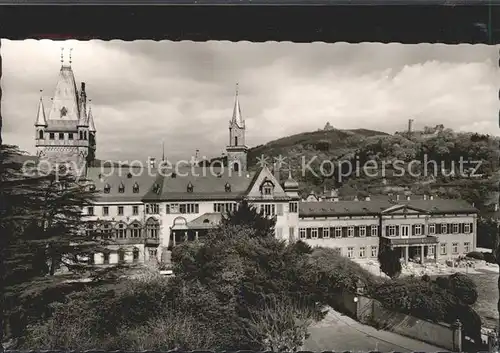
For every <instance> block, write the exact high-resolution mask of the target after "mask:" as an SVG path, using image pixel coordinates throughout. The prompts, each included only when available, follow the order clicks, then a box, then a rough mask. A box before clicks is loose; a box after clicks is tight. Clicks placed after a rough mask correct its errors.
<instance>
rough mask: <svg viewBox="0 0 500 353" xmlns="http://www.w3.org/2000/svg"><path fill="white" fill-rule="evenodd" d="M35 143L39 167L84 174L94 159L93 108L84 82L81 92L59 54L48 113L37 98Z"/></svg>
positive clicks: (41, 101) (94, 130)
mask: <svg viewBox="0 0 500 353" xmlns="http://www.w3.org/2000/svg"><path fill="white" fill-rule="evenodd" d="M35 134H36V136H35V141H36V142H35V143H36V149H37V155H38V157H39V160H40V163H41V164H40V165H41V167H42V168H43V167H55V166H56V165H63V164H64V165H65V166H66V167H67V168H70V169H71V171H73V172H74V173H77V174H80V175H85V174H86V170H87V167H88V166H89V164H91V163H92V161H93V160H94V158H95V149H96V128H95V125H94V118H93V116H92V108H91V107H90V104H87V93H86V91H85V83H84V82H82V83H81V88H80V91H78V89H77V87H76V81H75V76H74V74H73V70H72V68H71V54H70V57H69V65H68V64H65V63H64V58H63V53H62V52H61V69H60V71H59V78H58V81H57V84H56V88H55V91H54V96H53V97H52V102H51V106H50V108H49V110H47V111H46V110H45V107H44V103H43V97H42V95H40V102H39V105H38V114H37V118H36V122H35Z"/></svg>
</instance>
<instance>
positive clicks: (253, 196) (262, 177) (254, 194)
mask: <svg viewBox="0 0 500 353" xmlns="http://www.w3.org/2000/svg"><path fill="white" fill-rule="evenodd" d="M266 181H267V182H271V183H272V184H273V185H274V191H273V195H272V198H273V199H275V200H276V199H278V200H289V199H290V197H289V196H288V195H287V194H286V192H285V190H283V188H282V187H281V185H280V183H279V182H278V180H277V179H276V178H275V176H274V175H273V173H271V171H270V170H269V169H268V168H267V167H266V166H264V167H263V168H262V169H261V171H260V172H259V174H258V175H257V177H256V179H255V181H254V182H253V185H252V187H251V189H250V190H249V192H248V194H247V197H246V198H247V199H248V200H251V201H258V200H266V199H268V197H266V196H263V195H262V193H261V190H260V189H261V185H262V184H263V183H264V182H266Z"/></svg>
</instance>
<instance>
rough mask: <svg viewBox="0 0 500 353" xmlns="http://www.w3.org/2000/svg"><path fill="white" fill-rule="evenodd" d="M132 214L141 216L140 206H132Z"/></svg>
mask: <svg viewBox="0 0 500 353" xmlns="http://www.w3.org/2000/svg"><path fill="white" fill-rule="evenodd" d="M132 214H133V215H134V216H137V215H138V214H139V206H132Z"/></svg>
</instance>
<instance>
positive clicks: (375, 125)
mask: <svg viewBox="0 0 500 353" xmlns="http://www.w3.org/2000/svg"><path fill="white" fill-rule="evenodd" d="M61 46H64V47H65V48H70V47H72V48H74V50H73V52H72V53H73V58H72V59H73V63H72V66H73V69H74V72H75V76H76V79H77V81H78V85H79V82H80V81H85V82H86V83H87V92H88V96H89V98H91V99H92V106H93V108H92V109H93V113H94V118H95V123H96V126H97V129H98V135H97V139H98V140H97V143H98V144H97V155H98V157H99V158H101V159H116V160H131V159H142V160H144V159H146V158H147V157H148V156H156V157H160V156H161V153H162V152H161V144H162V141H165V149H166V153H167V155H168V156H169V158H172V159H178V158H189V156H191V155H192V154H193V153H194V151H195V149H199V150H200V154H201V155H206V156H216V155H219V154H220V153H221V152H222V150H223V149H224V148H225V145H226V144H227V139H228V137H227V134H228V120H229V119H230V117H231V114H232V108H233V102H234V89H235V83H236V82H239V83H240V101H241V106H242V111H243V112H242V113H243V116H244V118H245V119H246V121H247V127H248V128H247V130H248V131H247V143H248V144H249V145H250V146H254V145H258V144H262V143H265V142H267V141H269V140H272V139H275V138H280V137H283V136H286V135H290V134H294V133H300V132H304V131H312V130H316V129H318V128H321V127H322V126H324V124H325V123H326V122H327V121H329V122H330V123H331V124H332V125H333V126H334V127H337V128H361V127H362V128H368V129H374V130H380V131H385V132H394V131H396V130H401V129H404V128H405V127H406V126H407V121H408V119H409V118H413V119H414V120H415V122H414V126H415V127H416V128H422V127H423V126H425V125H436V124H444V125H445V126H446V127H451V128H453V129H455V130H460V131H475V132H480V133H489V134H495V135H498V121H497V117H498V100H497V92H498V88H499V87H498V82H499V80H498V79H499V78H500V74H499V73H498V70H497V68H496V62H497V52H496V50H495V48H494V47H489V46H485V45H474V46H473V45H455V46H447V45H440V44H436V45H431V44H422V45H401V44H374V43H363V44H347V43H337V44H324V43H311V44H294V43H259V44H253V43H250V42H239V43H230V42H207V43H193V42H175V43H174V42H166V41H163V42H153V41H135V42H123V41H111V42H103V41H95V40H94V41H89V42H76V41H69V42H64V43H62V42H53V41H48V40H43V41H34V40H29V41H7V40H2V47H1V51H2V57H3V77H2V88H3V90H4V92H3V93H4V95H3V100H2V114H3V117H4V130H3V138H4V140H5V142H6V143H13V144H17V145H19V146H20V147H21V148H22V149H24V150H27V151H29V152H32V153H33V152H34V127H33V124H34V121H35V117H36V111H37V105H38V100H39V90H40V89H43V90H44V91H43V96H44V102H45V105H46V108H47V109H48V107H49V105H50V97H51V95H52V94H53V90H54V88H55V84H56V79H57V74H58V70H59V67H60V62H59V55H60V47H61Z"/></svg>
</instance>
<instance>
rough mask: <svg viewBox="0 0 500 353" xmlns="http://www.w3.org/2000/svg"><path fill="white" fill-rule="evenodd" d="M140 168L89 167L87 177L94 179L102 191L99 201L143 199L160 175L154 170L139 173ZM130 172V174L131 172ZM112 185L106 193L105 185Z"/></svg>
mask: <svg viewBox="0 0 500 353" xmlns="http://www.w3.org/2000/svg"><path fill="white" fill-rule="evenodd" d="M139 172H140V169H138V168H129V167H122V168H89V169H88V174H87V178H88V179H90V180H91V181H92V183H93V184H94V185H95V187H96V189H97V190H99V191H101V192H100V193H99V195H98V198H97V200H96V201H98V202H127V201H131V202H134V201H141V199H142V198H143V197H144V195H145V194H146V193H148V191H149V190H151V188H152V187H153V185H154V184H155V181H156V179H157V178H158V176H157V175H156V174H157V173H156V172H154V171H152V173H148V171H147V170H143V171H142V173H139ZM129 173H130V174H129ZM106 184H108V185H109V186H110V191H109V193H104V187H105V186H106ZM121 184H123V186H124V190H123V191H124V192H123V193H120V192H119V189H120V185H121ZM134 185H137V186H139V190H138V192H134Z"/></svg>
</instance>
